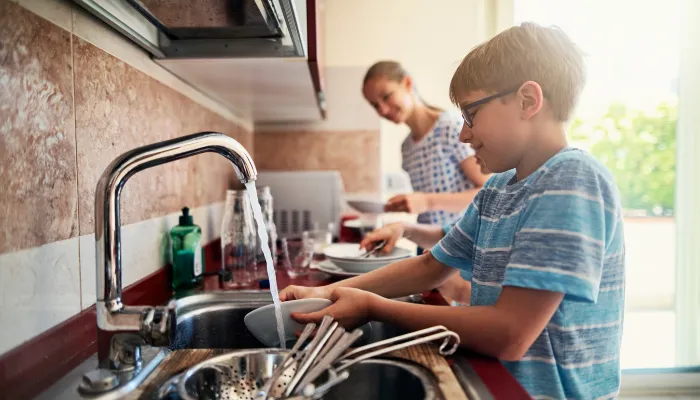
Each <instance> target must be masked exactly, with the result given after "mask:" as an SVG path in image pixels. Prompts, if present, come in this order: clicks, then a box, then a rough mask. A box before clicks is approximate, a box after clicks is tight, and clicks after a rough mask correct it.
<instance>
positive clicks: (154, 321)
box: [141, 300, 177, 346]
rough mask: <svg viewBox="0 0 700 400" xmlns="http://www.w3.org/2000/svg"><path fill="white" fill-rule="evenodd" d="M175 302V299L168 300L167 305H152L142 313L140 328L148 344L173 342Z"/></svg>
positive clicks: (175, 318) (161, 344) (175, 322)
mask: <svg viewBox="0 0 700 400" xmlns="http://www.w3.org/2000/svg"><path fill="white" fill-rule="evenodd" d="M175 304H176V303H175V300H170V301H169V302H168V304H167V305H165V306H158V307H153V308H151V309H149V310H148V311H147V312H146V314H145V315H144V318H143V323H142V327H141V330H142V333H143V336H144V338H145V339H146V340H147V341H148V342H149V344H151V345H153V346H170V344H171V343H172V342H173V339H174V337H175V329H176V326H177V315H176V312H175Z"/></svg>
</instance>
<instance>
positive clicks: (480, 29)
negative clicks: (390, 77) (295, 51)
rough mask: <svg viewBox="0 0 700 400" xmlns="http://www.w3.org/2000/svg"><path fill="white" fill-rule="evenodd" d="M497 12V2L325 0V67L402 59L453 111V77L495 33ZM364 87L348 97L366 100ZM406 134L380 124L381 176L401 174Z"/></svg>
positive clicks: (427, 93)
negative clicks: (450, 91)
mask: <svg viewBox="0 0 700 400" xmlns="http://www.w3.org/2000/svg"><path fill="white" fill-rule="evenodd" d="M495 8H496V1H495V0H439V1H425V0H352V1H344V0H326V27H325V29H326V49H325V51H326V65H327V66H328V68H330V69H332V68H336V67H350V66H355V67H359V68H361V69H362V70H364V69H366V68H367V67H369V66H370V65H371V64H372V63H374V62H375V61H377V60H380V59H394V60H397V61H399V62H401V63H402V64H403V65H404V66H405V67H406V69H408V71H409V72H410V73H411V75H412V76H413V78H414V80H415V83H416V85H417V88H418V90H419V92H420V94H421V96H422V97H423V98H424V99H425V100H426V101H427V102H429V103H431V104H434V105H437V106H440V107H446V108H447V107H451V104H450V100H449V96H448V87H449V82H450V79H451V78H452V73H453V72H454V70H455V68H456V67H457V65H458V64H459V62H460V61H461V60H462V58H463V57H464V56H465V55H466V54H467V53H468V52H469V50H470V49H471V48H472V47H474V46H475V45H477V44H479V43H480V42H482V41H484V40H486V39H487V38H488V37H489V36H490V34H491V33H492V32H493V31H494V30H495V28H494V26H495V22H494V21H495V20H494V15H495V11H494V10H495ZM360 84H361V82H359V81H358V83H357V89H356V90H357V91H356V92H354V93H349V95H351V96H355V95H361V93H360V90H361V88H360ZM365 106H366V107H367V108H369V105H367V104H365ZM407 134H408V131H407V129H406V127H404V126H396V125H394V124H393V123H391V122H387V121H382V122H381V135H382V136H381V138H382V139H381V157H382V160H381V167H382V172H395V171H399V170H400V169H401V156H400V145H401V142H402V141H403V139H404V137H405V136H406V135H407Z"/></svg>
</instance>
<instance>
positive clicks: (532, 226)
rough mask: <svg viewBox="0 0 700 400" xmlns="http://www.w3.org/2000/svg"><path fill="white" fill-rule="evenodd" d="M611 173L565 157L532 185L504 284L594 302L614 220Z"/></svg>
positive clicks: (614, 193)
mask: <svg viewBox="0 0 700 400" xmlns="http://www.w3.org/2000/svg"><path fill="white" fill-rule="evenodd" d="M617 204H618V202H617V191H616V187H615V184H614V182H613V181H612V178H608V177H606V176H604V175H603V174H602V173H601V172H599V171H598V170H597V168H596V167H595V166H594V165H592V164H591V163H590V162H587V161H586V160H578V159H573V160H565V161H562V162H559V163H557V164H555V165H553V166H551V167H550V169H549V170H548V171H547V172H545V173H544V174H543V175H542V176H541V177H540V178H539V179H538V180H537V182H535V183H534V184H533V188H532V190H531V192H530V195H529V197H528V199H527V200H526V203H525V204H524V207H523V208H522V209H521V211H520V212H521V213H522V214H521V215H520V216H518V218H519V223H518V229H517V230H516V233H515V238H514V242H513V247H512V250H511V255H510V259H509V261H508V265H507V267H506V272H505V277H504V281H503V286H518V287H525V288H532V289H540V290H548V291H553V292H560V293H564V295H565V298H567V299H569V300H574V301H583V302H592V303H595V302H596V301H597V298H598V291H599V288H600V281H601V275H602V268H603V258H604V256H605V249H606V246H607V244H608V241H609V240H611V239H610V238H611V237H612V236H613V232H612V230H613V229H614V225H615V224H616V222H617V221H618V215H617V214H618V213H619V211H618V210H619V207H618V206H617Z"/></svg>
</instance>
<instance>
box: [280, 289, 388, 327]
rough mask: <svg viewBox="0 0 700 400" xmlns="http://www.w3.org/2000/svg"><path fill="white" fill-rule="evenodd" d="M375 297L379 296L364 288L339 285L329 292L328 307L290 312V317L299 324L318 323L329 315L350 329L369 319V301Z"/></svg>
mask: <svg viewBox="0 0 700 400" xmlns="http://www.w3.org/2000/svg"><path fill="white" fill-rule="evenodd" d="M377 298H380V297H379V296H377V295H376V294H374V293H370V292H366V291H364V290H360V289H354V288H345V287H340V288H337V289H335V290H334V291H333V293H332V294H331V300H332V301H333V304H332V305H330V306H329V307H326V308H324V309H323V310H321V311H317V312H313V313H309V314H300V313H292V314H291V317H292V318H293V319H294V320H296V321H297V322H299V323H301V324H307V323H309V322H316V323H319V322H320V321H321V320H322V319H323V317H324V316H325V315H330V316H331V317H333V319H334V320H335V321H338V324H339V325H340V326H342V327H344V328H346V329H352V328H356V327H358V326H360V325H363V324H365V323H366V322H367V321H368V320H369V319H370V314H371V307H372V305H371V303H372V302H373V301H375V300H376V299H377Z"/></svg>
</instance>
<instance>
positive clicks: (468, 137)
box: [459, 90, 530, 173]
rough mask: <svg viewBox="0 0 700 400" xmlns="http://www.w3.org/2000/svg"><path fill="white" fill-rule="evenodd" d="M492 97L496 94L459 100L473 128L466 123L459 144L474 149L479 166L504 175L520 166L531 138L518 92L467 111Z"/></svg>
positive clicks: (470, 95) (479, 93) (478, 94)
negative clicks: (472, 105) (465, 144)
mask: <svg viewBox="0 0 700 400" xmlns="http://www.w3.org/2000/svg"><path fill="white" fill-rule="evenodd" d="M490 95H493V93H487V92H485V91H483V90H478V91H473V92H469V93H467V94H466V95H464V96H463V97H462V98H461V99H460V101H459V106H460V108H462V109H464V108H465V106H467V110H466V112H468V113H469V116H470V118H471V121H472V127H471V128H470V127H469V126H468V124H467V123H465V124H464V125H463V127H462V132H461V133H460V141H462V142H464V143H468V144H470V145H471V147H472V148H473V149H474V151H475V152H476V157H477V158H478V160H479V161H480V163H481V164H483V165H484V166H485V167H486V168H487V169H488V170H490V171H492V172H496V173H498V172H505V171H508V170H510V169H513V168H515V167H516V166H517V165H518V163H519V161H520V159H521V157H522V152H523V149H525V148H526V144H527V141H528V138H529V136H530V134H529V126H528V124H527V122H528V119H523V115H522V108H521V107H519V104H520V102H519V101H518V96H519V93H517V92H516V93H512V94H508V95H505V96H502V97H499V98H494V99H493V100H491V101H488V102H487V103H485V104H480V105H478V106H476V107H473V108H471V107H468V106H469V104H471V103H474V102H477V101H479V100H482V99H484V98H486V97H488V96H490Z"/></svg>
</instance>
